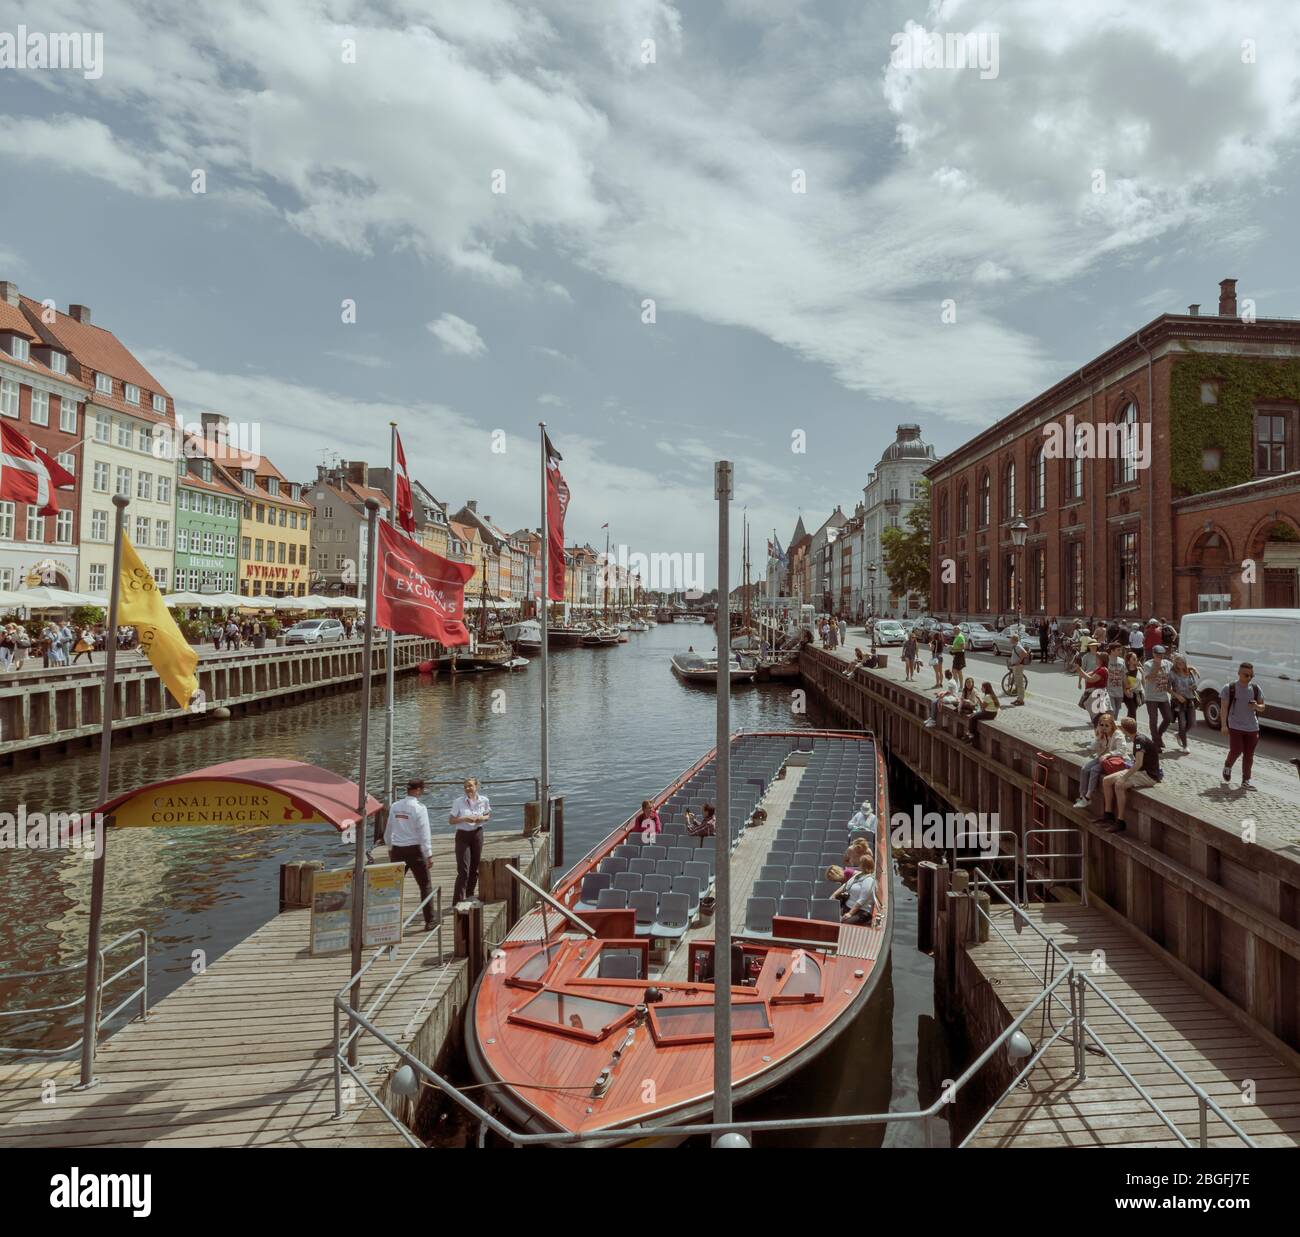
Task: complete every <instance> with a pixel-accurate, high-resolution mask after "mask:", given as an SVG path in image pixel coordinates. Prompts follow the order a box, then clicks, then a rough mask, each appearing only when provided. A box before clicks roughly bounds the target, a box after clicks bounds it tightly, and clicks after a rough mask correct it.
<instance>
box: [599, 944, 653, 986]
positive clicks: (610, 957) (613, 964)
mask: <svg viewBox="0 0 1300 1237" xmlns="http://www.w3.org/2000/svg"><path fill="white" fill-rule="evenodd" d="M596 978H597V979H644V978H645V976H644V975H642V974H641V951H640V950H639V949H628V950H622V951H612V950H609V949H602V950H601V951H600V966H599V969H598V970H597V972H596Z"/></svg>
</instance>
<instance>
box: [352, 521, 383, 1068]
mask: <svg viewBox="0 0 1300 1237" xmlns="http://www.w3.org/2000/svg"><path fill="white" fill-rule="evenodd" d="M366 522H367V526H366V546H367V551H366V637H365V646H364V649H363V651H362V654H361V770H360V773H359V774H358V776H357V824H356V830H355V832H356V847H355V851H354V854H353V859H352V934H351V935H352V995H351V998H350V1002H351V1006H352V1008H353V1009H354V1010H355V1009H360V1008H361V977H360V975H358V972H359V971H360V970H361V947H362V941H363V940H364V939H365V892H366V770H367V765H368V763H369V759H368V758H369V755H370V674H371V671H372V669H373V665H374V640H375V559H376V557H377V551H376V549H375V536H376V533H377V531H378V527H377V526H378V523H379V500H378V499H375V498H367V499H366ZM348 1022H349V1026H348V1064H349V1065H355V1064H356V1063H357V1040H358V1039H359V1038H360V1037H359V1036H357V1035H354V1034H353V1032H354V1031H355V1030H356V1026H355V1024H354V1023H353V1020H352V1019H351V1018H349V1019H348Z"/></svg>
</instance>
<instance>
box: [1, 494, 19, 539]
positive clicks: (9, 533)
mask: <svg viewBox="0 0 1300 1237" xmlns="http://www.w3.org/2000/svg"><path fill="white" fill-rule="evenodd" d="M17 506H18V504H17V503H0V541H12V540H13V539H14V512H15V511H16V510H17Z"/></svg>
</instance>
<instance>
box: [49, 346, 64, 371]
mask: <svg viewBox="0 0 1300 1237" xmlns="http://www.w3.org/2000/svg"><path fill="white" fill-rule="evenodd" d="M50 369H52V370H53V371H54V372H55V373H56V374H66V373H67V372H68V355H67V353H66V352H54V351H53V350H51V352H50Z"/></svg>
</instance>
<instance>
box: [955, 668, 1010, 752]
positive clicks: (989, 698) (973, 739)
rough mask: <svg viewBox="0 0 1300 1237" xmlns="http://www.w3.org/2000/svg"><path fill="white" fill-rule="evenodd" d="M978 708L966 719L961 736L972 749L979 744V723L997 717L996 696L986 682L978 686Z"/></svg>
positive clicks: (990, 684)
mask: <svg viewBox="0 0 1300 1237" xmlns="http://www.w3.org/2000/svg"><path fill="white" fill-rule="evenodd" d="M979 706H980V707H979V708H978V709H976V711H975V712H974V713H972V714H971V715H970V717H969V718H968V719H967V722H966V733H965V735H964V736H963V738H964V739H965V741H966V742H967V743H969V744H971V746H972V747H973V746H974V745H975V744H976V743H978V742H979V724H980V722H986V721H988V720H989V719H990V718H993V717H997V715H998V709H999V708H1000V707H1001V706H1000V705H999V704H998V694H997V692H996V691H994V690H993V684H992V683H989V682H987V681H986V682H984V683H981V684H980V701H979Z"/></svg>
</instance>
